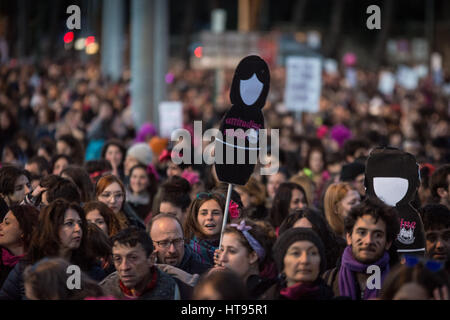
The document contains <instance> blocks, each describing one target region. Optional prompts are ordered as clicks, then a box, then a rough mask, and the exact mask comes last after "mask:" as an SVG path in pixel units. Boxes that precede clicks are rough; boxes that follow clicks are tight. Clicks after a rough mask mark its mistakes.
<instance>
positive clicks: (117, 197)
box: [95, 174, 145, 229]
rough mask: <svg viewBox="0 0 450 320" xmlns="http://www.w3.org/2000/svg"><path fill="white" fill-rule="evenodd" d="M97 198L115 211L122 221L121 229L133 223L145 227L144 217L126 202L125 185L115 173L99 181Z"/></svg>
mask: <svg viewBox="0 0 450 320" xmlns="http://www.w3.org/2000/svg"><path fill="white" fill-rule="evenodd" d="M95 200H98V201H100V202H103V203H104V204H106V205H107V206H108V207H109V208H110V209H111V210H112V211H114V213H115V215H116V217H117V219H118V220H119V222H120V226H121V229H124V228H126V227H128V226H132V225H134V226H137V227H139V228H141V229H145V225H144V222H143V221H142V219H141V218H139V217H138V216H137V214H136V213H135V212H134V211H133V209H132V208H131V207H130V205H128V204H127V203H126V191H125V186H124V185H123V183H122V181H120V179H119V178H117V177H116V176H115V175H112V174H108V175H105V176H103V177H101V178H100V179H99V180H98V181H97V184H96V186H95Z"/></svg>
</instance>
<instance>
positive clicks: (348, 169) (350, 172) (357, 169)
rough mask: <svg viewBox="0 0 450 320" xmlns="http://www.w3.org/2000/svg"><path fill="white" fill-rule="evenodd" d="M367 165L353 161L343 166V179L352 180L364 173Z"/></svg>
mask: <svg viewBox="0 0 450 320" xmlns="http://www.w3.org/2000/svg"><path fill="white" fill-rule="evenodd" d="M365 170H366V166H365V165H364V164H362V163H360V162H352V163H349V164H346V165H344V166H342V170H341V181H352V180H355V178H356V177H357V176H359V175H360V174H363V173H364V171H365Z"/></svg>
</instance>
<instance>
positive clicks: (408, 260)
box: [401, 255, 444, 272]
mask: <svg viewBox="0 0 450 320" xmlns="http://www.w3.org/2000/svg"><path fill="white" fill-rule="evenodd" d="M401 263H402V264H404V265H406V266H407V267H409V268H413V267H415V266H416V265H418V264H419V263H422V265H423V266H424V267H425V268H427V269H428V270H430V271H431V272H438V271H440V270H442V269H443V268H444V263H442V262H440V261H437V260H432V259H426V258H423V257H418V256H412V255H404V256H403V257H402V260H401Z"/></svg>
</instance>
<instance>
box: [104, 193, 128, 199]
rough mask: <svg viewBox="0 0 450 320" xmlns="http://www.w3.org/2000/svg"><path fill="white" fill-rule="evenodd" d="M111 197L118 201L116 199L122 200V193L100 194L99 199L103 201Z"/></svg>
mask: <svg viewBox="0 0 450 320" xmlns="http://www.w3.org/2000/svg"><path fill="white" fill-rule="evenodd" d="M111 196H113V197H114V199H116V200H118V199H121V198H123V196H124V194H123V193H109V192H106V193H102V194H100V197H102V198H104V199H109V198H111Z"/></svg>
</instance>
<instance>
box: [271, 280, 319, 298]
mask: <svg viewBox="0 0 450 320" xmlns="http://www.w3.org/2000/svg"><path fill="white" fill-rule="evenodd" d="M318 291H319V286H317V285H312V284H310V285H308V284H304V283H298V284H294V285H293V286H290V287H287V288H283V289H281V290H280V294H281V295H282V296H284V297H286V298H287V299H289V300H299V299H302V298H307V297H310V296H312V295H314V293H317V292H318Z"/></svg>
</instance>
